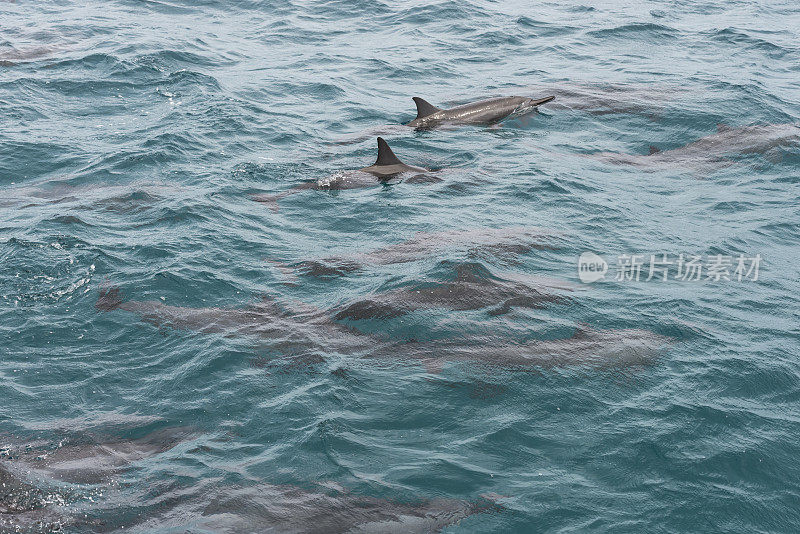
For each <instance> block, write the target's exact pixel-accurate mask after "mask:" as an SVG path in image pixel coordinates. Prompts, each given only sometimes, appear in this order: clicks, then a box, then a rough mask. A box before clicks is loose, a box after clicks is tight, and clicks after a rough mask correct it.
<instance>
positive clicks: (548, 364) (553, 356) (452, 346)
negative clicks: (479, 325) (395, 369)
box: [363, 325, 675, 374]
mask: <svg viewBox="0 0 800 534" xmlns="http://www.w3.org/2000/svg"><path fill="white" fill-rule="evenodd" d="M674 341H675V340H674V339H673V338H669V337H667V336H662V335H660V334H656V333H655V332H651V331H649V330H642V329H638V328H628V329H619V330H598V329H594V328H591V327H589V326H586V325H580V326H578V328H576V330H575V332H574V334H573V335H572V337H569V338H561V339H552V340H541V341H530V342H526V343H515V342H512V341H511V340H508V339H501V338H497V339H486V338H484V339H481V342H480V343H469V342H468V341H461V340H457V341H441V342H434V343H419V344H418V345H417V346H416V347H414V346H413V345H414V343H409V344H407V345H409V346H408V347H406V349H405V350H404V351H402V352H399V351H397V350H395V351H394V352H393V353H389V354H387V353H383V352H381V351H376V352H375V353H373V354H370V355H365V356H363V358H378V359H391V360H392V361H397V360H401V361H402V360H406V361H417V362H419V363H421V364H422V365H423V366H424V367H425V369H426V370H427V371H428V372H429V373H432V374H436V373H439V372H441V370H442V367H443V366H444V364H446V363H450V362H463V363H468V364H473V365H483V366H489V367H497V368H501V369H507V370H515V371H525V370H530V371H534V370H538V369H550V368H562V367H590V368H599V369H602V368H626V367H642V366H645V365H649V364H652V363H654V362H655V361H656V359H657V358H658V356H659V355H660V354H661V353H662V352H663V351H664V350H665V349H666V348H667V347H669V346H670V345H672V344H673V343H674Z"/></svg>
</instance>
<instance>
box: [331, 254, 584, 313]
mask: <svg viewBox="0 0 800 534" xmlns="http://www.w3.org/2000/svg"><path fill="white" fill-rule="evenodd" d="M454 270H455V277H454V278H453V279H452V280H449V281H446V282H436V283H430V282H428V283H422V284H415V285H411V286H408V287H404V288H401V289H395V290H391V291H387V292H383V293H377V294H374V295H370V296H369V297H368V298H365V299H360V300H357V301H355V302H351V303H349V304H347V305H345V306H344V307H343V308H342V309H341V310H340V311H339V312H338V313H337V314H336V315H335V318H336V319H337V320H342V319H351V320H359V319H375V318H387V317H397V316H400V315H402V314H404V313H408V312H410V311H413V310H418V309H427V308H433V307H438V308H448V309H451V310H477V309H481V308H487V307H490V306H491V307H492V308H491V309H490V310H489V315H492V316H495V315H502V314H505V313H508V312H509V311H511V308H513V307H524V308H531V309H543V308H545V307H547V305H549V304H551V303H556V304H564V303H567V302H568V298H567V297H565V296H564V295H562V294H560V292H561V291H572V288H571V286H570V285H569V284H567V283H560V282H558V281H556V280H550V279H545V278H544V277H530V279H531V280H534V281H535V282H536V284H535V285H532V284H529V283H526V282H527V281H522V280H521V279H520V278H515V277H514V276H508V277H507V278H502V277H500V276H497V275H495V274H493V273H492V272H491V271H489V270H488V269H487V268H486V267H484V266H483V265H482V264H481V263H474V262H466V263H460V264H457V265H456V266H455V269H454Z"/></svg>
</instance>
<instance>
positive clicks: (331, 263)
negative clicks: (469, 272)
mask: <svg viewBox="0 0 800 534" xmlns="http://www.w3.org/2000/svg"><path fill="white" fill-rule="evenodd" d="M561 237H563V234H561V233H560V232H558V231H556V230H551V229H548V228H539V227H535V226H512V227H506V228H466V229H458V230H455V229H453V230H440V231H436V232H417V233H416V234H414V236H413V237H411V238H410V239H407V240H405V241H402V242H400V243H395V244H393V245H388V246H386V247H383V248H379V249H376V250H373V251H371V252H364V253H356V254H352V255H348V256H339V257H329V258H323V259H319V260H306V261H302V262H298V263H296V264H294V266H295V267H297V268H299V269H300V270H301V271H302V272H303V273H304V274H307V275H310V276H341V275H344V274H346V273H348V272H354V271H358V270H360V269H362V268H363V267H364V266H365V265H393V264H397V263H408V262H412V261H416V260H419V259H422V258H425V257H427V256H429V255H431V254H433V253H442V251H444V250H447V249H450V248H454V247H459V246H464V245H466V246H468V247H469V248H468V252H469V255H470V256H471V257H478V258H482V257H486V256H493V257H497V256H509V255H519V254H526V253H528V252H530V251H531V250H534V249H554V248H557V247H558V243H557V241H558V239H559V238H561ZM273 263H274V262H273ZM285 269H286V268H285V267H284V270H285ZM284 274H285V273H284Z"/></svg>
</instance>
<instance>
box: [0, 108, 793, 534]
mask: <svg viewBox="0 0 800 534" xmlns="http://www.w3.org/2000/svg"><path fill="white" fill-rule="evenodd" d="M565 94H566V96H567V101H566V103H564V104H562V106H564V107H565V108H576V106H577V109H581V108H580V105H582V104H581V102H583V101H579V100H575V102H572V101H570V100H569V96H570V94H569V93H565ZM559 98H561V97H559ZM554 99H555V97H554V96H546V97H543V98H527V97H518V96H511V97H502V98H493V99H489V100H483V101H480V102H474V103H471V104H466V105H462V106H458V107H454V108H451V109H441V108H439V107H436V106H434V105H432V104H430V103H429V102H427V101H425V100H423V99H422V98H419V97H414V99H413V100H414V102H415V104H416V108H417V115H416V117H415V118H414V119H413V120H411V121H410V122H408V123H407V124H406V125H405V126H408V127H412V128H416V129H426V130H428V129H433V128H437V127H440V126H450V125H493V124H497V123H499V122H501V121H503V120H505V119H508V118H510V117H518V116H521V115H524V114H527V113H530V112H532V111H535V110H536V109H537V108H538V106H541V105H543V104H547V103H548V102H551V101H553V100H554ZM584 100H585V99H584ZM570 102H572V104H570ZM584 104H585V102H584ZM562 109H563V108H562ZM798 139H800V129H799V128H798V127H797V126H796V125H764V126H749V127H743V128H727V127H724V126H720V128H719V131H718V132H717V133H716V134H714V135H712V136H709V137H707V138H703V139H700V140H698V141H695V142H693V143H691V144H689V145H687V146H684V147H681V148H676V149H671V150H666V151H659V150H658V149H656V148H655V147H653V148H652V149H651V150H650V154H648V155H629V154H611V153H595V154H588V155H586V156H587V157H591V158H594V159H595V160H598V161H601V162H605V163H613V164H620V165H630V166H635V167H639V168H646V169H647V168H658V167H661V166H665V165H677V166H690V167H691V166H695V167H697V168H702V169H706V168H708V167H716V166H724V165H727V164H729V163H730V160H727V159H726V158H725V157H724V153H725V151H730V149H731V147H733V149H735V150H736V151H738V152H740V153H747V152H749V151H759V152H767V151H769V150H771V149H774V148H775V147H780V146H783V145H786V144H789V143H796V142H797V140H798ZM377 142H378V156H377V159H376V160H375V163H373V164H372V165H369V166H367V167H363V168H360V169H356V170H351V171H345V172H340V173H338V174H335V175H333V176H330V177H326V178H325V179H321V180H317V181H313V182H307V183H303V184H300V185H297V186H295V187H293V188H291V189H289V190H288V191H285V192H283V193H280V194H277V195H267V194H259V195H254V196H253V197H252V199H253V200H255V201H258V202H261V203H264V204H266V205H267V206H268V207H269V208H270V209H272V210H274V211H277V210H278V202H279V201H280V200H281V199H283V198H285V197H286V196H288V195H291V194H294V193H297V192H300V191H303V190H307V189H312V190H335V189H353V188H361V187H369V186H372V185H378V184H381V183H386V182H388V181H392V180H402V181H403V182H405V183H431V182H435V181H439V180H440V179H439V178H438V177H436V176H435V175H434V174H432V172H431V171H430V170H429V169H426V168H423V167H418V166H413V165H407V164H405V163H403V162H402V161H401V160H400V159H399V158H398V157H397V156H396V155H395V154H394V152H393V151H392V149H391V148H390V147H389V145H388V144H387V143H386V141H385V140H384V139H383V138H382V137H378V138H377ZM562 238H563V235H562V234H561V233H559V232H557V231H553V230H548V229H543V228H533V227H510V228H484V229H470V230H445V231H438V232H420V233H417V234H415V235H414V236H413V237H411V238H409V239H407V240H405V241H402V242H399V243H395V244H393V245H389V246H386V247H383V248H380V249H376V250H373V251H369V252H363V253H358V254H354V255H350V256H341V257H331V258H321V259H314V260H306V261H301V262H297V263H294V264H285V263H282V262H278V261H272V260H269V261H270V262H271V264H272V265H273V266H274V267H275V268H276V269H277V270H278V271H279V272H280V274H281V276H283V277H285V279H286V283H297V282H298V281H299V277H301V276H312V277H332V276H348V275H351V274H353V273H356V272H358V271H360V270H362V269H365V268H367V267H369V266H385V265H394V264H402V263H407V262H412V261H416V260H419V259H422V258H427V257H430V256H431V255H433V254H436V253H441V252H444V251H449V250H453V249H456V250H458V249H460V250H462V251H465V252H466V254H467V257H468V259H467V260H466V261H461V262H458V261H442V262H440V263H439V265H438V266H437V269H438V270H439V272H440V273H441V274H442V277H443V278H444V279H445V280H444V281H440V282H438V283H431V282H430V281H420V282H419V283H416V284H411V285H407V286H401V287H395V288H391V289H388V290H386V291H384V292H381V293H376V294H371V295H369V296H367V297H365V298H356V299H351V300H348V301H346V302H342V303H341V304H340V305H337V306H336V307H335V308H333V309H328V310H323V309H319V308H315V307H313V306H309V305H307V304H303V303H297V302H291V303H285V302H281V301H279V300H277V299H273V298H271V297H268V296H265V297H264V298H263V299H261V300H260V301H259V302H256V303H253V304H251V305H249V306H246V307H242V308H188V307H179V306H171V305H168V304H165V303H163V302H160V301H136V300H123V298H122V292H121V290H120V288H119V287H115V286H111V285H103V286H102V287H101V288H100V294H99V297H98V299H97V302H96V308H97V310H99V311H102V312H110V311H113V310H124V311H128V312H133V313H135V314H137V315H139V316H140V317H141V318H142V320H144V321H146V322H149V323H152V324H154V325H157V326H159V327H171V328H176V329H184V330H193V331H198V332H204V333H222V334H225V335H246V336H255V337H257V338H261V339H268V340H270V343H271V344H272V345H273V346H277V347H280V350H281V351H282V352H286V353H287V354H290V355H289V356H286V357H285V358H279V359H278V360H282V361H286V362H289V364H290V365H291V364H293V363H298V362H299V363H300V364H306V363H309V362H310V363H311V364H312V365H313V364H317V363H319V362H320V361H323V360H324V356H318V357H317V358H316V359H315V358H313V357H312V358H309V355H310V354H311V355H319V354H326V353H328V352H337V353H344V354H351V355H354V357H356V358H358V359H359V360H360V361H363V362H377V361H388V362H397V361H400V362H409V363H411V364H412V365H419V366H421V367H423V368H424V369H425V370H426V371H427V372H428V373H440V372H442V371H443V368H444V367H445V366H446V365H448V364H452V363H461V364H465V365H468V366H475V365H482V366H491V367H495V368H501V369H505V370H510V371H532V370H540V369H547V368H552V367H565V366H578V367H588V368H593V369H603V368H630V367H638V366H643V365H648V364H651V363H652V362H654V361H655V359H656V358H657V356H658V355H659V354H660V353H661V352H662V351H663V350H664V349H665V348H666V347H669V346H670V345H671V344H672V343H673V342H674V340H673V339H671V338H668V337H666V336H662V335H659V334H656V333H654V332H650V331H647V330H640V329H633V328H632V329H621V330H598V329H594V328H591V327H589V326H586V325H579V326H577V327H576V328H575V331H574V334H573V335H572V336H571V337H567V338H562V339H551V340H543V341H528V342H525V343H519V342H513V341H511V340H507V339H503V338H502V337H495V338H491V341H490V338H489V337H487V336H482V337H481V339H480V342H470V340H468V339H467V340H461V341H458V340H453V341H430V342H419V341H414V342H408V341H404V342H398V341H395V340H392V339H386V338H384V337H381V336H378V335H372V334H368V333H365V332H362V331H360V330H358V329H357V328H354V327H353V326H352V324H353V323H354V322H355V323H356V324H357V322H358V321H362V320H378V321H380V320H384V319H387V318H392V317H398V316H401V315H404V314H407V313H411V312H414V311H416V310H425V309H431V308H439V309H447V310H486V313H487V315H488V316H496V315H502V314H507V313H509V312H511V311H512V310H513V309H514V308H529V309H541V308H545V307H548V306H562V305H568V304H569V303H570V302H571V301H572V298H573V295H574V294H575V293H576V292H578V291H580V290H581V288H580V287H577V286H575V285H573V284H570V283H567V282H565V281H561V280H556V279H549V278H545V277H537V276H530V275H520V274H515V273H512V272H507V271H495V270H492V269H489V268H487V267H486V266H485V265H484V263H483V262H481V261H480V260H482V259H485V258H486V257H487V256H488V257H503V258H504V259H507V258H509V257H516V256H518V255H520V254H525V253H527V252H530V251H532V250H535V249H553V248H558V247H559V246H560V241H561V240H562ZM190 439H193V436H192V434H191V431H186V430H183V429H180V430H172V431H162V432H156V433H153V434H151V435H147V436H145V437H143V438H139V439H134V440H128V441H113V440H110V441H109V440H105V441H98V440H89V441H88V443H87V442H86V440H83V442H80V443H78V444H69V443H67V444H62V446H60V447H58V448H57V449H55V450H42V451H37V450H35V449H31V448H30V447H28V448H25V449H24V450H23V452H20V453H10V452H8V451H7V450H6V451H0V452H4V454H3V455H2V456H0V457H4V459H3V461H0V530H5V529H8V530H12V529H14V530H16V529H18V528H19V527H20V525H24V524H28V525H38V526H39V527H40V528H42V529H44V530H47V529H48V528H52V529H55V528H57V527H59V526H63V525H64V524H70V523H74V524H80V523H81V521H83V522H84V524H83V527H85V528H87V529H89V530H93V531H95V530H96V531H104V530H105V528H104V526H103V525H102V524H93V523H91V522H90V521H89V520H84V519H75V518H65V517H61V516H59V515H58V514H57V513H56V512H55V511H54V510H53V503H54V502H56V501H57V499H53V498H52V496H51V495H49V494H48V492H47V491H46V490H43V489H40V488H38V487H36V484H35V483H33V482H31V481H30V480H31V479H32V474H33V475H35V477H34V478H35V479H36V480H41V479H42V478H44V480H57V481H65V482H69V483H78V484H99V483H101V482H104V481H108V480H112V479H114V478H115V477H116V476H118V475H119V474H120V473H122V472H123V471H124V470H125V469H126V468H127V467H128V466H130V465H131V464H132V463H133V462H136V461H138V460H141V459H144V458H147V457H150V456H154V455H157V454H160V453H163V452H166V451H169V450H171V449H173V448H174V447H175V446H176V445H177V444H179V443H183V442H185V441H189V440H190ZM190 452H191V451H190ZM213 482H219V481H213ZM47 485H48V484H45V486H47ZM500 500H502V498H501V496H498V495H491V494H488V495H482V496H480V497H479V498H477V499H475V500H472V501H461V500H453V499H433V500H420V501H417V502H413V503H405V502H396V501H392V500H386V499H379V498H374V497H369V496H359V495H355V494H352V493H350V492H349V491H347V490H346V489H344V488H334V489H333V490H332V489H331V488H330V487H327V488H321V489H320V488H317V489H315V488H314V487H313V485H310V487H309V485H307V486H290V485H272V484H267V483H258V484H256V485H254V486H251V487H238V486H237V487H229V486H226V485H225V484H224V483H222V482H220V483H219V485H218V486H215V487H212V488H210V489H208V490H206V491H205V492H204V493H203V498H202V499H200V498H193V497H187V498H186V500H185V502H183V503H182V504H181V508H180V509H179V510H173V509H172V508H170V507H169V506H167V505H165V506H164V507H163V508H164V511H163V512H161V515H159V516H157V517H156V518H155V519H154V520H156V521H159V522H161V523H162V524H164V525H166V526H169V525H170V524H172V523H173V522H174V524H175V525H176V527H177V528H180V525H181V524H182V523H181V521H182V519H183V518H182V517H180V516H182V514H185V513H186V510H187V509H188V510H191V511H192V512H193V513H194V514H195V515H196V517H197V518H199V519H197V520H196V521H194V523H193V524H195V525H196V526H197V528H200V529H206V528H207V529H211V530H214V531H231V532H233V531H249V532H256V531H270V532H298V533H299V532H341V533H344V532H350V533H353V532H419V533H422V532H438V531H440V530H441V529H443V528H445V527H447V526H450V525H453V524H456V523H458V522H459V521H461V520H462V519H464V518H466V517H468V516H470V515H473V514H478V513H489V512H495V511H501V510H502V509H503V506H502V504H500V503H499V502H498V501H500ZM176 506H177V505H176ZM233 510H237V511H238V512H237V513H233V512H232V511H233ZM130 526H134V527H135V526H137V523H136V521H133V523H132V524H131V525H130Z"/></svg>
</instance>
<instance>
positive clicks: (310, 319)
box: [95, 286, 361, 349]
mask: <svg viewBox="0 0 800 534" xmlns="http://www.w3.org/2000/svg"><path fill="white" fill-rule="evenodd" d="M95 308H96V309H97V310H99V311H104V312H110V311H114V310H124V311H129V312H132V313H135V314H137V315H139V316H140V317H141V318H142V320H144V321H145V322H147V323H150V324H152V325H154V326H157V327H159V328H165V327H166V328H173V329H176V330H188V331H196V332H201V333H205V334H226V335H244V336H256V337H260V338H263V339H272V340H276V341H283V342H284V343H285V346H286V347H287V348H289V347H291V348H298V347H299V348H301V349H309V348H312V347H318V346H328V347H333V346H335V344H336V342H337V341H341V343H342V344H343V345H344V346H348V344H350V345H351V346H355V345H356V344H357V343H358V341H359V340H360V339H361V337H360V336H359V334H357V333H355V332H354V331H353V330H351V329H349V328H347V327H345V326H343V325H340V324H338V323H336V322H334V321H333V320H332V319H331V318H330V317H329V316H328V314H327V313H326V312H325V311H324V310H319V309H317V308H315V307H313V306H309V305H308V304H304V303H301V302H294V303H292V308H293V309H292V310H291V311H287V310H285V309H283V307H281V306H280V305H279V304H278V303H277V302H275V301H273V300H272V299H270V298H268V297H266V296H265V297H263V298H262V300H261V301H260V302H256V303H253V304H251V305H249V306H246V307H243V308H217V307H208V308H190V307H184V306H172V305H169V304H164V303H163V302H159V301H137V300H123V299H122V295H121V292H120V288H119V287H116V286H112V287H101V288H100V294H99V296H98V298H97V302H96V303H95Z"/></svg>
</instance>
